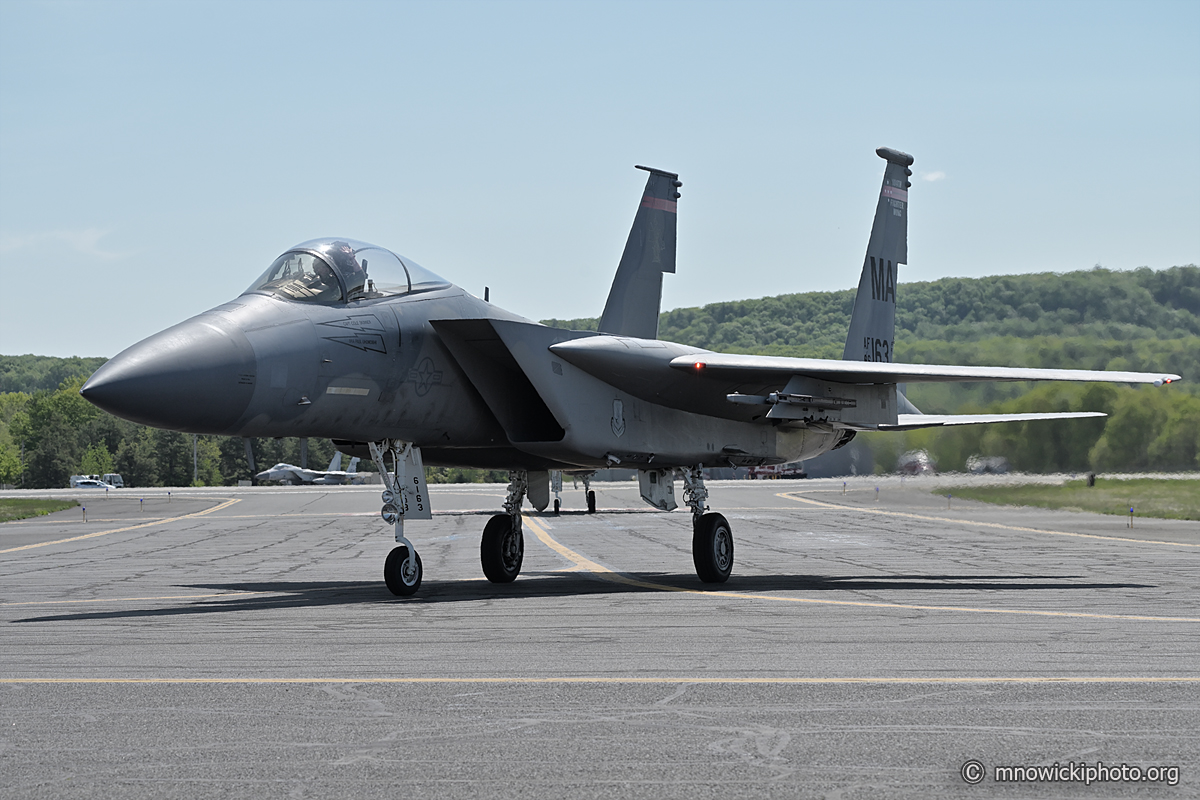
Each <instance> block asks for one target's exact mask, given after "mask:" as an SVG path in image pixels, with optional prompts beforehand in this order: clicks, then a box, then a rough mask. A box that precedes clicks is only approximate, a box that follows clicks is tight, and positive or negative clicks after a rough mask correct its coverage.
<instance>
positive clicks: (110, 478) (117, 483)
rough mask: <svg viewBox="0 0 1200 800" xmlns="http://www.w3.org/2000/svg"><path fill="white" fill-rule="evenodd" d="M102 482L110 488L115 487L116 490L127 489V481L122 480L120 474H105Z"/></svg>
mask: <svg viewBox="0 0 1200 800" xmlns="http://www.w3.org/2000/svg"><path fill="white" fill-rule="evenodd" d="M100 480H102V481H104V482H105V483H107V484H108V485H109V486H111V487H113V488H114V489H124V488H125V479H124V478H122V477H121V476H120V475H119V474H117V473H115V472H106V473H104V475H103V476H102V477H101V478H100Z"/></svg>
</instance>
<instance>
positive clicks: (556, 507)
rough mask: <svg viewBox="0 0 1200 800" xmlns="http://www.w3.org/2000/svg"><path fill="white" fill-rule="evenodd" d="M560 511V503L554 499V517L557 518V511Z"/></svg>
mask: <svg viewBox="0 0 1200 800" xmlns="http://www.w3.org/2000/svg"><path fill="white" fill-rule="evenodd" d="M561 510H562V501H561V500H559V499H557V498H556V499H555V500H554V516H556V517H557V516H558V512H559V511H561Z"/></svg>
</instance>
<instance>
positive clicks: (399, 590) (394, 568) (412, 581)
mask: <svg viewBox="0 0 1200 800" xmlns="http://www.w3.org/2000/svg"><path fill="white" fill-rule="evenodd" d="M421 574H422V568H421V555H420V554H419V553H418V552H417V551H416V550H409V549H408V548H407V547H405V546H403V545H401V546H400V547H397V548H394V549H393V550H392V552H390V553H388V557H387V561H385V562H383V580H384V582H385V583H386V584H387V587H388V590H389V591H390V592H391V593H392V594H394V595H396V596H397V597H409V596H411V595H413V594H416V592H417V589H420V588H421Z"/></svg>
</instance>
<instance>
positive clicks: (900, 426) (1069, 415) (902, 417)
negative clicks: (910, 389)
mask: <svg viewBox="0 0 1200 800" xmlns="http://www.w3.org/2000/svg"><path fill="white" fill-rule="evenodd" d="M1106 416H1108V415H1107V414H1102V413H1100V412H1099V411H1063V412H1052V413H1045V414H897V415H896V424H895V425H880V426H879V430H881V431H915V430H917V429H918V428H940V427H943V426H949V425H981V424H986V423H990V422H1033V421H1035V420H1041V419H1086V418H1088V417H1106Z"/></svg>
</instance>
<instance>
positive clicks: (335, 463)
mask: <svg viewBox="0 0 1200 800" xmlns="http://www.w3.org/2000/svg"><path fill="white" fill-rule="evenodd" d="M341 468H342V451H341V450H335V451H334V453H333V460H332V461H330V462H329V466H328V467H326V468H325V471H326V472H338V471H340V470H341Z"/></svg>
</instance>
